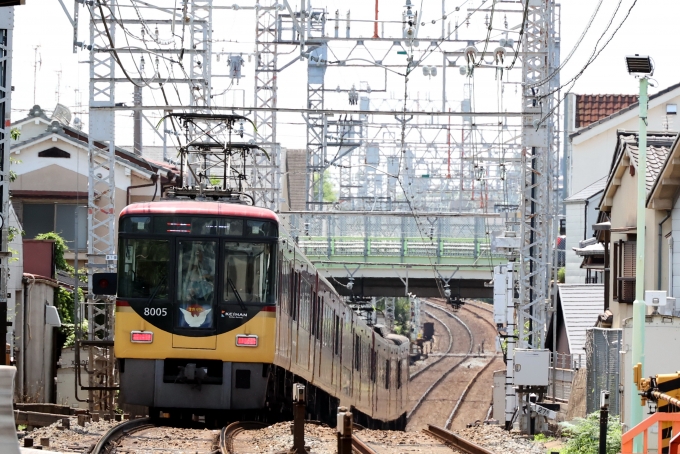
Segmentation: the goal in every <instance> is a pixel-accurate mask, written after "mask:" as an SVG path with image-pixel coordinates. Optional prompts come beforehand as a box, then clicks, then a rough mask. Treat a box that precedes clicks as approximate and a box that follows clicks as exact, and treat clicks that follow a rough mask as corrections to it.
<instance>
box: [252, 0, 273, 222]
mask: <svg viewBox="0 0 680 454" xmlns="http://www.w3.org/2000/svg"><path fill="white" fill-rule="evenodd" d="M263 1H264V2H265V3H267V5H263V4H262V3H263V2H262V1H260V0H257V3H256V4H255V14H256V30H255V48H256V54H255V62H256V63H255V107H264V108H268V109H271V110H258V111H256V112H255V125H256V126H257V131H256V133H255V142H256V143H258V144H260V145H261V146H263V147H265V148H268V149H269V156H270V158H269V159H267V156H265V154H264V153H262V152H259V151H258V152H254V153H253V154H252V155H249V156H248V158H247V159H248V162H247V163H246V169H247V172H248V179H249V181H250V187H251V191H252V194H253V198H254V199H255V201H254V202H255V205H258V206H262V207H266V208H270V209H272V210H278V208H279V192H280V188H281V184H280V171H279V163H280V159H281V150H280V146H279V145H278V144H277V143H276V110H275V109H276V107H277V95H276V90H277V74H278V68H277V45H276V41H277V37H278V33H277V31H278V23H279V9H278V4H277V2H276V1H275V0H263Z"/></svg>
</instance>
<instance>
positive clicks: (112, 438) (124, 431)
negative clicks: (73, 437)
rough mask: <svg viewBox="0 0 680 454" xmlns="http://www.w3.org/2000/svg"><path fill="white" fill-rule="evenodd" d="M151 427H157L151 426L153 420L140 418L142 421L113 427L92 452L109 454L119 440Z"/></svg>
mask: <svg viewBox="0 0 680 454" xmlns="http://www.w3.org/2000/svg"><path fill="white" fill-rule="evenodd" d="M150 427H155V426H154V425H153V424H151V420H150V419H149V418H140V419H131V420H129V421H125V422H123V423H121V424H118V425H115V426H113V427H112V428H111V429H109V430H108V431H107V432H106V433H105V434H104V435H102V437H101V438H100V439H99V441H98V442H97V444H96V445H94V448H93V449H92V451H90V453H91V454H108V453H109V452H111V448H114V447H115V445H114V443H116V442H117V441H118V440H120V439H121V438H123V437H125V436H127V435H129V434H131V433H133V432H138V431H140V430H144V429H148V428H150Z"/></svg>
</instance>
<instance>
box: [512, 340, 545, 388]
mask: <svg viewBox="0 0 680 454" xmlns="http://www.w3.org/2000/svg"><path fill="white" fill-rule="evenodd" d="M514 364H515V380H514V382H515V386H548V369H549V368H550V350H525V349H515V362H514Z"/></svg>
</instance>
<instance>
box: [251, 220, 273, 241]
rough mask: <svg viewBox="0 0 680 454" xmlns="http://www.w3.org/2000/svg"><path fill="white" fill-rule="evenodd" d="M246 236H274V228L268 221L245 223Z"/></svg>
mask: <svg viewBox="0 0 680 454" xmlns="http://www.w3.org/2000/svg"><path fill="white" fill-rule="evenodd" d="M246 236H255V237H258V236H276V227H275V226H274V223H272V222H269V221H247V222H246Z"/></svg>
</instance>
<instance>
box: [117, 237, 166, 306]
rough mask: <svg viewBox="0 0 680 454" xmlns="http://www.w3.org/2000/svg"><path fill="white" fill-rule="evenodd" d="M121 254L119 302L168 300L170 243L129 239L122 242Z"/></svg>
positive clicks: (119, 264) (119, 263)
mask: <svg viewBox="0 0 680 454" xmlns="http://www.w3.org/2000/svg"><path fill="white" fill-rule="evenodd" d="M120 252H121V254H122V256H123V257H122V260H119V261H118V266H119V273H118V274H119V276H118V297H119V298H147V299H151V298H154V299H157V300H164V299H167V298H168V269H169V265H168V264H169V259H170V244H169V242H168V241H166V240H147V239H136V238H127V239H123V240H122V241H121V244H120Z"/></svg>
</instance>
